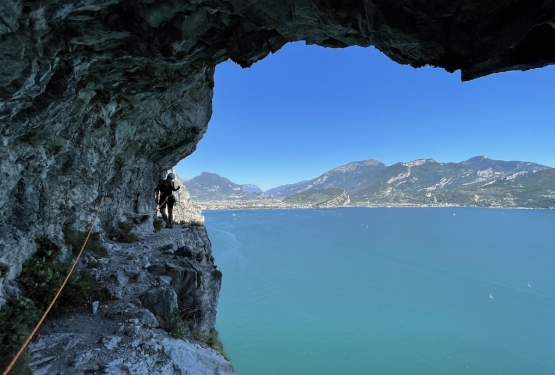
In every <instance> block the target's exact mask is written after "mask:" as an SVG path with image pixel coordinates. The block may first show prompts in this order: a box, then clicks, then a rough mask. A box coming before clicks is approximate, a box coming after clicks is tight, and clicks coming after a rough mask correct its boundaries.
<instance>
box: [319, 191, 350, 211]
mask: <svg viewBox="0 0 555 375" xmlns="http://www.w3.org/2000/svg"><path fill="white" fill-rule="evenodd" d="M350 203H351V198H350V197H349V194H347V192H346V191H343V193H341V194H340V195H339V196H337V197H335V198H333V199H330V200H329V201H327V202H324V203H321V204H319V205H317V206H316V207H318V208H332V207H342V206H348V205H349V204H350Z"/></svg>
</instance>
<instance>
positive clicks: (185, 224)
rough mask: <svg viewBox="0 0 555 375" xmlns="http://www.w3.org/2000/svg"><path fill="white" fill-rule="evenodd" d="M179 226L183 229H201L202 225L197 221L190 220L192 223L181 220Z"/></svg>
mask: <svg viewBox="0 0 555 375" xmlns="http://www.w3.org/2000/svg"><path fill="white" fill-rule="evenodd" d="M179 225H183V226H184V227H201V226H203V225H204V224H203V223H201V222H200V221H197V220H192V221H185V220H181V221H180V222H179Z"/></svg>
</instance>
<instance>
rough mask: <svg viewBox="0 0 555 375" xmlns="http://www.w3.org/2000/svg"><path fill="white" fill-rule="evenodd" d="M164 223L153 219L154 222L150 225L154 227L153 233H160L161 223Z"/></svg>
mask: <svg viewBox="0 0 555 375" xmlns="http://www.w3.org/2000/svg"><path fill="white" fill-rule="evenodd" d="M163 222H164V220H162V219H159V218H155V219H154V221H153V222H152V225H153V226H154V232H160V231H161V230H162V223H163Z"/></svg>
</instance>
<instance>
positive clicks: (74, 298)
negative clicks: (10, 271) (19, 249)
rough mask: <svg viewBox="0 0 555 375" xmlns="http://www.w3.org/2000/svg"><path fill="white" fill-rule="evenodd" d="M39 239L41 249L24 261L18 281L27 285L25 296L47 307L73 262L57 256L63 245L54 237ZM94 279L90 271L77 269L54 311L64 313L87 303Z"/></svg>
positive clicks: (42, 307)
mask: <svg viewBox="0 0 555 375" xmlns="http://www.w3.org/2000/svg"><path fill="white" fill-rule="evenodd" d="M36 242H37V243H38V244H39V251H38V252H37V254H36V255H35V256H34V257H33V258H31V259H28V260H26V261H25V262H24V263H23V267H22V270H21V275H20V278H19V281H20V282H21V284H22V285H23V286H24V288H25V296H26V297H27V298H29V299H31V300H32V301H33V302H34V304H35V306H36V307H37V308H38V309H39V310H46V308H47V307H48V305H49V304H50V302H51V301H52V299H53V298H54V296H55V295H56V292H57V291H58V289H59V287H60V285H62V282H63V280H64V278H65V277H66V275H67V273H68V272H69V269H70V268H71V264H70V263H64V262H60V261H59V260H58V258H57V256H58V255H59V253H60V248H59V246H57V245H56V244H54V243H53V242H52V241H50V240H48V239H45V238H40V239H37V240H36ZM93 283H94V279H93V276H92V275H91V274H90V273H89V272H87V271H74V272H73V274H72V275H71V277H70V278H69V280H68V283H67V284H66V286H65V288H64V290H63V292H62V293H61V295H60V296H59V297H58V300H57V301H56V303H55V304H54V306H53V309H52V311H51V313H52V314H54V315H56V314H58V315H59V314H64V313H67V312H69V311H72V310H74V309H76V308H77V307H79V306H81V305H83V304H85V303H87V302H88V301H89V299H90V294H91V288H92V286H93Z"/></svg>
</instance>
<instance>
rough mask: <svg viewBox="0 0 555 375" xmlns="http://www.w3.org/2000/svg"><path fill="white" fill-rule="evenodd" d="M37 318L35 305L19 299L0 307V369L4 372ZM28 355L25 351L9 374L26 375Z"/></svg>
mask: <svg viewBox="0 0 555 375" xmlns="http://www.w3.org/2000/svg"><path fill="white" fill-rule="evenodd" d="M38 318H39V312H38V311H37V309H36V307H35V304H34V303H33V301H31V300H30V299H28V298H24V297H21V298H19V299H17V300H16V301H14V302H9V303H6V304H4V305H3V306H2V307H0V369H1V370H5V369H6V367H8V365H9V364H10V362H11V361H12V359H13V357H14V356H15V355H16V353H17V351H18V350H19V348H20V347H21V345H22V344H23V342H25V340H26V339H27V336H29V333H30V332H31V329H32V328H33V325H35V324H36V322H37V320H38ZM29 360H30V355H29V352H28V351H27V350H25V351H24V352H23V353H22V355H21V356H20V357H19V359H18V360H17V362H16V363H15V365H14V367H13V368H12V370H11V371H10V374H17V375H19V374H21V375H23V374H26V373H27V365H28V363H29Z"/></svg>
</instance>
